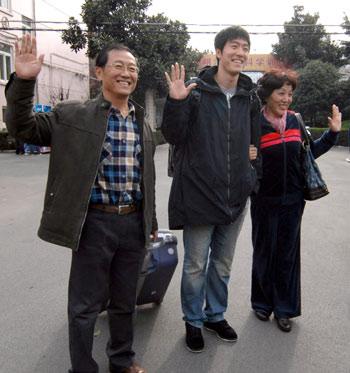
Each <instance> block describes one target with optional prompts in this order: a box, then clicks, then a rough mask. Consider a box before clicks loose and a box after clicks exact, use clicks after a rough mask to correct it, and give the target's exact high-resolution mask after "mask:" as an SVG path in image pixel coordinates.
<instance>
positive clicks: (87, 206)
mask: <svg viewBox="0 0 350 373" xmlns="http://www.w3.org/2000/svg"><path fill="white" fill-rule="evenodd" d="M107 128H108V116H106V126H105V131H104V136H103V142H102V145H101V148H100V154H99V157H98V159H99V160H100V159H101V154H102V149H103V144H104V140H105V138H106V133H107ZM98 165H99V163H98ZM98 165H97V168H96V171H95V177H94V181H93V183H92V184H91V186H90V193H89V199H88V201H89V200H90V196H91V192H92V188H93V187H94V182H95V180H96V177H97V173H98ZM88 209H89V202H88V203H87V204H86V207H85V213H84V218H83V220H82V222H81V225H80V229H79V235H78V241H77V246H76V248H75V249H76V250H75V251H77V250H78V247H79V243H80V237H81V233H82V231H83V226H84V224H85V220H86V216H87V213H88Z"/></svg>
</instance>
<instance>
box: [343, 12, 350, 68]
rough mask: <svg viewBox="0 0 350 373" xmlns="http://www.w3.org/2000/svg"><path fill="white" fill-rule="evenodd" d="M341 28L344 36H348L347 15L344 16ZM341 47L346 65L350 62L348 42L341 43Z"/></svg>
mask: <svg viewBox="0 0 350 373" xmlns="http://www.w3.org/2000/svg"><path fill="white" fill-rule="evenodd" d="M342 27H343V29H344V31H345V34H346V35H349V36H350V20H349V17H348V16H347V15H345V16H344V22H343V24H342ZM342 45H343V48H344V56H345V58H346V59H347V63H349V62H350V41H342Z"/></svg>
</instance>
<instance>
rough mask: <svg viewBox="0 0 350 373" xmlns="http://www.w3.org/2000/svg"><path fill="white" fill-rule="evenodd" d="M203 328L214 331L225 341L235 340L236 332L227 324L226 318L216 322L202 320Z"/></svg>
mask: <svg viewBox="0 0 350 373" xmlns="http://www.w3.org/2000/svg"><path fill="white" fill-rule="evenodd" d="M204 327H205V329H207V330H209V331H211V332H214V333H216V335H217V336H218V337H219V338H220V339H222V340H223V341H226V342H236V341H237V338H238V337H237V333H236V332H235V331H234V329H233V328H232V327H231V326H230V325H229V323H228V322H227V321H226V320H221V321H218V322H209V321H205V322H204Z"/></svg>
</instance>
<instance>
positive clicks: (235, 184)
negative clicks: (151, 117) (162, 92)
mask: <svg viewBox="0 0 350 373" xmlns="http://www.w3.org/2000/svg"><path fill="white" fill-rule="evenodd" d="M216 72H217V67H211V68H209V69H207V70H205V71H204V72H203V73H202V74H200V75H199V77H198V78H197V79H196V83H197V87H196V89H195V90H193V91H192V92H191V94H190V95H189V96H188V97H187V98H186V99H184V100H173V99H171V98H170V97H168V99H167V101H166V104H165V108H164V114H163V122H162V133H163V135H164V137H165V139H166V140H167V141H168V142H169V143H170V144H172V145H175V149H176V154H175V158H176V161H175V169H174V177H173V183H172V188H171V192H170V199H169V227H170V228H171V229H182V228H183V225H185V224H190V225H207V224H212V225H221V224H229V223H231V222H233V221H234V220H235V219H236V218H237V216H238V215H239V214H240V213H241V212H242V210H243V209H244V207H245V204H246V200H247V198H248V196H249V195H250V194H251V192H252V191H253V190H254V189H255V187H256V184H257V170H256V167H254V166H255V165H256V164H258V163H257V162H254V163H255V165H253V164H252V162H250V161H249V144H254V145H255V146H256V147H258V145H259V137H260V131H259V126H258V116H259V103H258V101H257V98H256V95H255V94H254V90H253V88H254V87H253V83H252V81H251V79H250V78H249V77H248V76H246V75H244V74H240V76H239V79H238V85H237V92H236V94H235V95H234V96H233V97H232V98H231V99H230V100H229V101H228V100H227V97H226V95H225V94H224V93H223V92H222V90H221V89H220V87H219V86H218V85H217V83H216V81H215V79H214V76H215V74H216Z"/></svg>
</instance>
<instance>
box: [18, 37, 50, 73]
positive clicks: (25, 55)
mask: <svg viewBox="0 0 350 373" xmlns="http://www.w3.org/2000/svg"><path fill="white" fill-rule="evenodd" d="M43 61H44V55H43V54H41V55H40V56H39V57H37V50H36V39H35V37H33V38H32V37H31V36H30V35H25V36H23V38H22V40H21V41H20V42H16V56H15V70H16V75H17V76H18V77H19V78H22V79H35V78H36V77H37V76H38V75H39V73H40V70H41V66H42V64H43Z"/></svg>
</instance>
